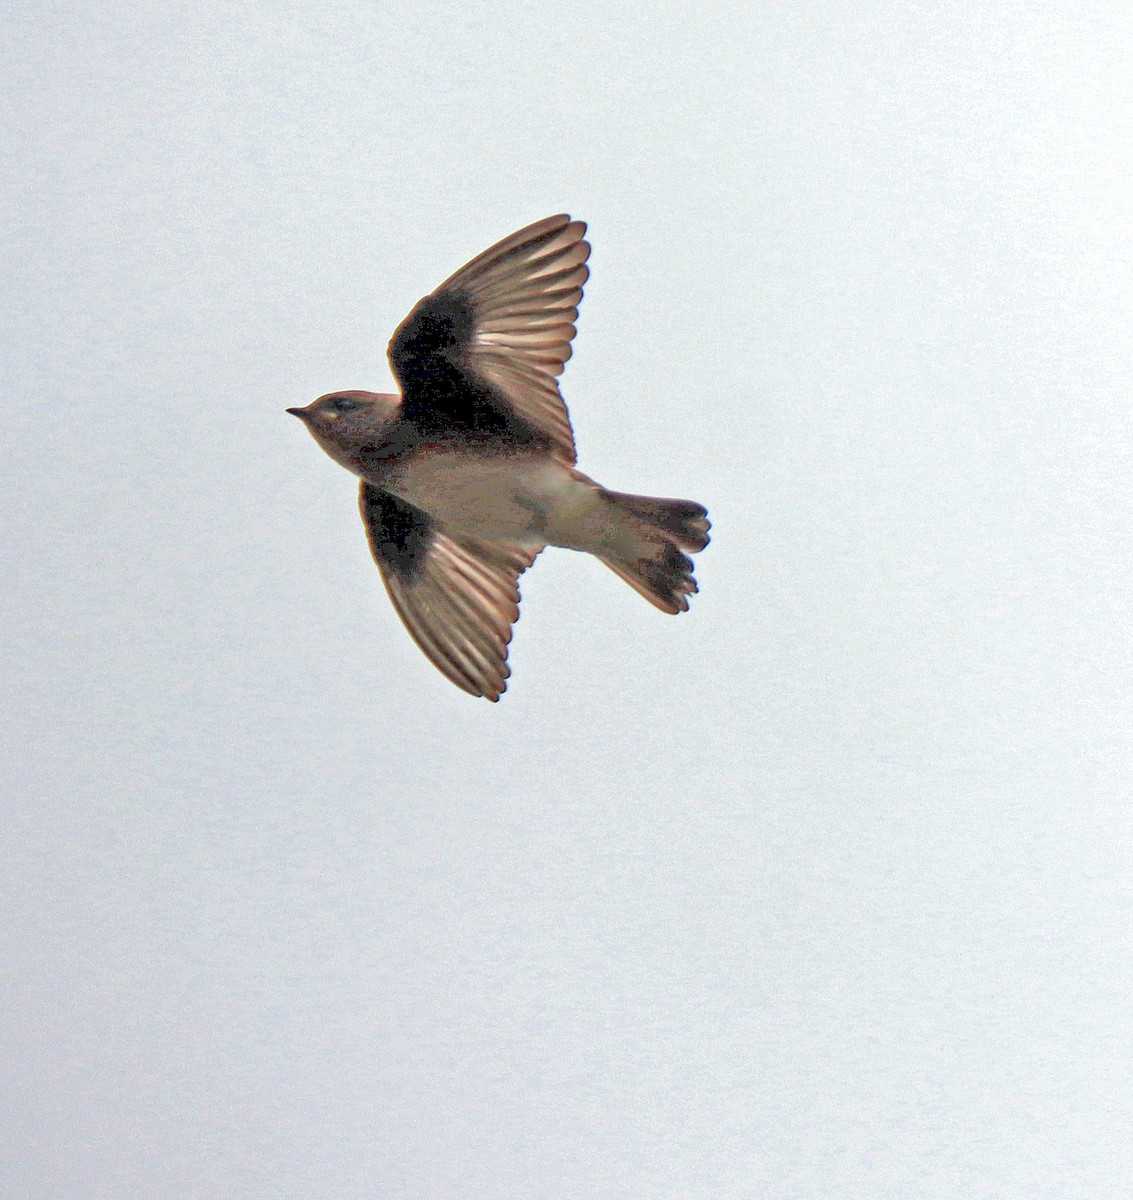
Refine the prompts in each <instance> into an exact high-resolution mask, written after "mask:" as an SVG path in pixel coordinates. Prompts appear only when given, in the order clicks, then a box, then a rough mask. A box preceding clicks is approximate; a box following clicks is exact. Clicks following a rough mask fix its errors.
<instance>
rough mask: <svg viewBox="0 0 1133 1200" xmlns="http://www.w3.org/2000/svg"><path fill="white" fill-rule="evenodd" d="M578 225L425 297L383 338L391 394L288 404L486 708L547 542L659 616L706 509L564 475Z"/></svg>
mask: <svg viewBox="0 0 1133 1200" xmlns="http://www.w3.org/2000/svg"><path fill="white" fill-rule="evenodd" d="M584 231H585V226H584V225H583V224H582V222H581V221H571V220H570V218H569V217H565V216H562V217H549V218H547V219H546V220H545V221H540V222H537V223H536V224H535V225H531V226H528V227H527V228H526V229H522V230H520V231H519V232H518V233H515V234H512V235H511V237H509V238H505V239H504V240H503V241H502V242H499V243H497V244H496V245H495V246H493V247H491V248H490V249H489V250H486V251H485V252H484V253H483V254H481V255H479V256H477V257H476V258H475V259H473V260H472V261H471V262H470V263H468V264H467V265H466V266H465V267H462V268H461V269H460V271H458V272H456V274H455V275H453V276H451V277H450V278H449V279H448V280H446V282H445V283H443V284H442V285H441V286H440V287H439V288H437V289H436V291H435V292H433V293H431V295H429V296H426V297H425V298H424V299H423V300H422V301H421V302H420V303H419V304H418V305H417V306H416V307H415V308H414V309H413V311H412V312H411V313H410V314H409V316H408V317H407V318H406V319H405V321H403V322H402V324H401V326H400V327H399V328H398V330H397V332H396V333H395V334H394V337H393V340H392V341H391V342H390V350H389V354H390V362H391V364H392V366H393V369H394V373H395V375H396V376H397V378H398V381H399V382H400V383H401V385H402V392H401V395H393V394H388V393H376V392H361V391H347V392H333V393H328V394H327V395H325V396H321V397H319V399H318V400H316V401H315V402H314V403H313V404H310V405H308V406H307V407H306V408H300V409H289V410H288V411H289V412H292V413H294V414H295V415H296V416H298V417H301V418H302V419H303V420H304V422H305V423H306V424H307V427H308V428H309V429H310V431H311V433H312V435H313V436H314V438H315V440H316V441H317V442H318V443H319V444H320V445H321V446H322V447H323V449H324V450H325V451H326V452H327V453H328V454H329V455H330V456H331V458H333V459H334V460H335V461H336V462H338V463H339V464H341V465H342V466H344V467H346V469H347V470H349V471H352V472H353V473H354V474H356V475H358V476H359V477H360V478H361V480H362V487H361V495H360V506H361V510H362V518H363V521H364V523H365V525H366V530H367V534H368V536H369V540H370V547H371V550H372V551H373V554H374V557H375V559H376V560H377V563H378V566H379V567H380V568H381V571H382V576H383V578H384V580H385V582H386V587H387V589H388V591H389V593H390V596H391V598H392V600H393V602H394V605H395V606H396V607H397V609H398V611H399V613H400V614H401V616H402V619H403V620H404V621H405V624H406V626H407V627H408V629H409V632H410V633H411V634H412V635H413V637H414V639H415V640H416V641H417V643H418V645H420V647H421V649H422V650H424V652H425V653H426V654H427V655H428V656H429V658H430V659H431V660H432V661H433V663H434V665H436V666H437V667H438V668H439V669H440V670H441V671H442V672H443V673H444V674H445V675H446V676H447V677H448V678H449V679H451V680H452V681H453V682H454V683H456V684H457V685H458V686H459V687H462V688H464V690H465V691H469V692H471V693H472V694H474V695H482V696H487V697H488V698H489V699H492V700H496V699H498V698H499V696H500V694H501V693H502V692H503V690H504V688H505V686H506V683H505V680H506V678H507V675H508V668H507V644H508V641H509V640H510V636H511V625H512V623H513V622H514V621H515V619H516V618H517V616H518V611H519V610H518V602H519V590H518V577H519V575H520V574H521V573H522V572H523V571H524V570H525V569H526V568H527V567H528V566H530V564H531V563H532V562H533V561H534V559H535V556H536V555H537V554H539V552H540V551H541V550H542V549H543V547H544V546H547V545H553V546H564V547H568V548H570V549H573V550H581V551H585V552H588V553H591V554H594V555H596V556H597V557H599V558H600V559H602V561H603V562H605V563H607V565H609V566H610V567H611V568H612V569H613V570H614V571H616V572H617V574H619V575H620V576H621V577H622V578H623V579H625V580H626V581H627V582H628V583H629V584H630V585H631V586H633V587H634V588H636V589H637V590H638V591H639V592H640V593H641V594H642V595H643V596H645V597H646V599H648V600H650V601H651V603H653V604H654V605H656V606H657V607H658V608H661V609H662V610H663V611H666V612H679V611H682V610H684V609H687V607H688V595H689V594H690V593H691V592H695V591H696V583H695V581H694V580H693V578H692V564H691V562H690V561H689V559H688V558H687V557H686V556H685V552H688V553H692V552H695V551H697V550H700V549H702V548H703V547H704V546H705V545H706V544H707V541H708V520H707V514H706V512H705V510H704V508H703V507H702V506H701V505H699V504H694V503H693V502H692V501H688V500H658V499H654V498H652V497H645V496H630V495H624V494H622V493H618V492H610V491H607V490H606V489H605V488H603V487H601V486H600V485H599V484H597V483H595V482H594V481H593V480H592V479H590V478H588V477H587V476H586V475H584V474H582V472H581V471H578V470H577V469H576V468H575V466H574V462H575V451H574V439H573V435H572V433H571V428H570V422H569V420H568V418H567V414H566V408H565V406H564V405H563V402H562V398H561V396H560V395H559V391H558V385H557V382H556V377H557V376H558V375H559V374H560V373H561V371H562V366H563V363H564V362H565V361H566V359H567V358H568V357H569V355H570V339H571V338H572V337H573V335H574V324H573V321H574V320H575V318H576V317H577V315H578V311H577V304H578V301H579V300H580V299H581V297H582V284H583V282H584V281H585V279H586V277H587V274H588V272H587V268H586V267H585V265H584V263H585V260H586V257H587V256H588V254H589V249H590V248H589V246H588V245H587V243H586V242H585V241H583V240H582V234H583V232H584Z"/></svg>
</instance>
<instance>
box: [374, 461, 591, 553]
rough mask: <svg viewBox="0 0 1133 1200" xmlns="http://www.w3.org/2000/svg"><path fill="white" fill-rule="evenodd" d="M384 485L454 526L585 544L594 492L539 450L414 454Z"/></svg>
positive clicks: (497, 535)
mask: <svg viewBox="0 0 1133 1200" xmlns="http://www.w3.org/2000/svg"><path fill="white" fill-rule="evenodd" d="M383 486H384V487H386V488H387V489H388V490H389V491H391V492H393V493H394V494H395V495H397V496H400V497H401V498H402V499H403V500H407V501H409V503H410V504H412V505H415V506H416V507H417V508H420V509H421V510H423V511H424V512H427V513H428V514H429V515H430V516H431V517H433V519H434V520H435V521H436V522H437V523H438V524H439V525H442V526H444V527H445V528H447V529H450V530H452V531H453V532H460V533H465V534H468V535H470V536H472V537H477V538H484V539H492V540H508V541H519V542H527V543H531V544H540V545H541V544H543V543H545V542H549V543H553V544H555V545H577V543H578V542H579V541H580V540H583V541H587V542H588V541H589V540H590V538H589V537H588V536H586V535H585V533H584V530H583V529H582V528H581V526H582V525H585V524H586V523H587V522H586V521H585V520H584V516H585V514H586V513H587V512H588V511H590V510H591V509H592V508H593V506H594V502H595V500H596V499H597V496H598V494H599V489H598V488H597V486H596V485H595V484H594V483H593V482H592V481H591V480H589V479H587V478H586V476H584V475H581V474H579V473H578V472H574V471H571V470H569V469H568V468H566V467H564V466H562V465H561V464H560V463H556V462H554V461H553V460H551V459H548V458H546V457H543V456H539V457H534V456H532V457H529V458H527V457H517V456H510V457H506V458H505V457H488V456H482V455H467V454H463V455H462V454H444V453H440V454H431V455H421V456H418V457H415V458H414V459H412V460H410V461H409V462H406V463H405V464H403V465H398V466H397V467H395V468H394V470H393V471H392V473H391V474H390V475H389V476H387V477H386V478H385V479H383ZM576 526H578V528H577V530H576V528H575V527H576ZM563 539H566V540H563ZM577 548H579V549H583V548H586V549H589V546H582V545H577Z"/></svg>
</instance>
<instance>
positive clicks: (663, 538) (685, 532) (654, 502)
mask: <svg viewBox="0 0 1133 1200" xmlns="http://www.w3.org/2000/svg"><path fill="white" fill-rule="evenodd" d="M605 498H606V500H607V502H608V503H610V504H611V505H613V507H614V510H615V512H616V513H617V515H618V518H619V522H618V523H619V525H620V526H621V528H622V529H623V530H624V531H625V532H627V533H628V534H629V536H628V537H619V538H617V539H616V544H617V548H616V549H614V548H613V547H611V548H609V549H606V550H605V551H604V552H603V553H602V554H600V555H599V557H600V558H601V559H602V561H603V562H604V563H605V564H606V566H608V567H609V568H610V570H612V571H613V572H614V573H615V574H617V575H618V576H620V577H621V578H622V579H624V580H625V581H626V583H628V584H629V585H630V587H632V588H633V589H634V590H635V591H637V592H639V593H640V594H641V595H642V596H644V597H645V598H646V600H648V601H649V602H650V603H651V604H654V605H656V606H657V607H658V608H659V609H661V611H662V612H667V613H678V612H687V611H688V598H689V596H690V595H693V594H694V593H695V592H696V591H697V587H696V580H695V579H694V578H693V574H692V560H691V559H690V558H689V557H688V554H695V553H696V552H697V551H698V550H703V549H704V547H705V546H707V545H708V530H709V528H710V527H711V526H710V524H709V521H708V510H707V509H706V508H704V506H703V505H701V504H696V503H694V502H693V501H692V500H661V499H657V498H655V497H653V496H631V495H626V494H625V493H622V492H606V493H605ZM685 551H687V552H688V553H687V554H686V553H684V552H685Z"/></svg>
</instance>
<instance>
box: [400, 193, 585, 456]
mask: <svg viewBox="0 0 1133 1200" xmlns="http://www.w3.org/2000/svg"><path fill="white" fill-rule="evenodd" d="M585 232H586V225H585V224H584V223H583V222H582V221H572V220H571V219H570V218H569V217H568V216H566V215H565V214H564V215H560V216H556V217H547V218H546V219H545V220H543V221H537V222H536V223H535V224H534V225H529V226H527V227H526V228H525V229H521V230H519V231H518V232H517V233H513V234H511V236H510V237H506V238H504V239H503V240H502V241H500V242H497V243H496V245H494V246H492V247H490V248H489V249H487V250H485V251H484V252H483V253H482V254H479V255H477V256H476V258H474V259H472V261H471V262H469V263H467V264H465V266H463V267H461V268H460V270H459V271H457V272H456V273H455V274H453V275H451V276H450V277H449V278H448V279H447V280H445V282H444V283H442V284H441V286H440V287H439V288H437V289H436V290H435V291H434V292H433V293H432V294H431V295H428V296H426V297H425V298H424V299H423V300H422V301H421V302H420V303H419V304H418V305H417V306H416V307H415V308H414V309H413V311H412V312H411V313H410V314H409V316H408V317H406V319H405V320H404V321H403V322H402V323H401V325H400V326H399V327H398V329H397V332H396V333H395V334H394V336H393V339H392V340H391V341H390V345H389V358H390V364H391V366H392V367H393V371H394V374H395V375H396V376H397V378H398V381H399V383H400V384H401V388H402V396H403V400H402V412H403V414H404V416H405V418H406V419H407V420H408V421H410V422H412V423H413V424H414V425H416V426H417V428H418V429H419V430H421V432H422V433H423V434H425V435H429V434H432V435H438V434H442V433H443V432H445V431H446V430H453V429H458V430H461V431H462V432H470V433H473V434H474V435H476V436H482V437H493V438H497V439H498V438H502V439H504V440H506V441H509V442H511V443H513V444H520V445H531V444H532V443H533V442H535V443H537V442H543V443H544V444H546V445H548V446H549V448H550V449H551V451H552V452H553V453H554V454H555V455H556V457H558V458H560V459H561V460H562V461H564V462H566V463H568V464H573V463H574V460H575V453H574V437H573V434H572V433H571V428H570V419H569V418H568V416H567V411H566V406H565V405H564V404H563V400H562V396H561V394H560V393H559V386H558V376H559V375H561V374H562V370H563V364H564V363H565V362H566V361H567V359H569V358H570V353H571V350H570V343H571V339H572V338H573V337H574V334H575V326H574V322H575V320H576V319H577V317H578V304H579V301H580V300H581V299H582V285H583V284H584V283H585V282H586V279H587V277H588V275H589V269H588V268H587V267H586V265H585V263H586V259H587V258H588V257H589V254H590V246H589V244H588V243H587V242H586V241H584V240H583V234H584V233H585Z"/></svg>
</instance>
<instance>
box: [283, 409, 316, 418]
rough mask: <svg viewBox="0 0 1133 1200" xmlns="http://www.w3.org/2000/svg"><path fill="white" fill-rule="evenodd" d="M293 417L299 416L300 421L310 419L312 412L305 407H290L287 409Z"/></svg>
mask: <svg viewBox="0 0 1133 1200" xmlns="http://www.w3.org/2000/svg"><path fill="white" fill-rule="evenodd" d="M287 411H288V412H289V413H290V414H291V415H292V416H293V417H298V418H299V420H300V421H306V420H309V419H310V416H311V414H310V413H309V412H308V411H307V410H306V409H305V408H289V409H288V410H287Z"/></svg>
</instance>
